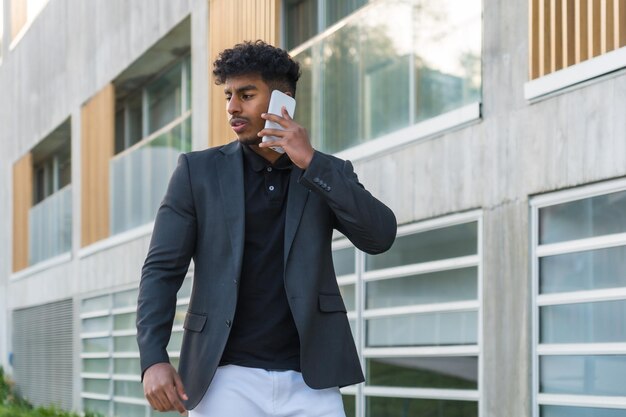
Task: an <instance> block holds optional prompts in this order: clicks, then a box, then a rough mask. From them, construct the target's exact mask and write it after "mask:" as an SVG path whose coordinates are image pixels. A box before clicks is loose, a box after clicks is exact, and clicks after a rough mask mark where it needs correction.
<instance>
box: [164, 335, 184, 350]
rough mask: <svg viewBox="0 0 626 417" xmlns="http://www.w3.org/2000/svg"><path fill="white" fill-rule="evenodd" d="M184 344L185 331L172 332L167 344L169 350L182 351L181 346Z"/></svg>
mask: <svg viewBox="0 0 626 417" xmlns="http://www.w3.org/2000/svg"><path fill="white" fill-rule="evenodd" d="M182 344H183V332H172V336H171V337H170V342H169V343H168V345H167V351H168V352H180V347H181V346H182Z"/></svg>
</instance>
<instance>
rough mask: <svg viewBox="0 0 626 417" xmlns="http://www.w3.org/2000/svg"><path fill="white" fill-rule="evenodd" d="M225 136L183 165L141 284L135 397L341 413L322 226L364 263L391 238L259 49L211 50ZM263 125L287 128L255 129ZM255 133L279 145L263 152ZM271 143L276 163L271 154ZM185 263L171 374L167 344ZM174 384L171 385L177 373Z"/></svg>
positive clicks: (332, 292) (352, 352)
mask: <svg viewBox="0 0 626 417" xmlns="http://www.w3.org/2000/svg"><path fill="white" fill-rule="evenodd" d="M213 74H214V75H215V77H216V80H217V81H216V82H217V83H218V84H222V85H224V93H225V97H226V110H227V112H228V117H229V121H230V125H231V126H232V129H233V131H234V132H235V134H236V135H237V140H236V141H234V142H231V143H230V144H228V145H224V146H220V147H217V148H211V149H207V150H204V151H199V152H190V153H188V154H184V155H181V157H180V159H179V163H178V167H177V168H176V170H175V172H174V174H173V175H172V178H171V181H170V185H169V187H168V190H167V192H166V194H165V197H164V199H163V202H162V204H161V207H160V208H159V211H158V214H157V217H156V221H155V225H154V232H153V236H152V241H151V243H150V249H149V251H148V256H147V258H146V261H145V264H144V267H143V270H142V277H141V285H140V291H139V301H138V308H137V341H138V344H139V350H140V352H141V367H142V375H143V384H144V391H145V394H146V397H147V398H148V401H149V402H150V404H151V405H152V407H153V408H155V409H156V410H159V411H167V410H177V411H179V412H180V413H181V414H182V413H185V410H186V409H188V410H193V411H192V412H191V415H192V416H196V417H229V416H245V417H256V416H284V417H289V416H293V417H296V416H298V417H299V416H315V417H319V416H327V417H339V416H344V411H343V405H342V401H341V396H340V393H339V387H341V386H345V385H351V384H356V383H359V382H362V381H363V373H362V371H361V367H360V364H359V359H358V357H357V353H356V348H355V345H354V342H353V339H352V334H351V332H350V327H349V324H348V320H347V317H346V308H345V306H344V303H343V300H342V298H341V295H340V293H339V288H338V286H337V281H336V278H335V274H334V270H333V262H332V256H331V240H332V234H333V229H337V230H339V231H341V232H342V233H343V234H344V235H346V236H347V237H348V238H349V239H350V240H351V241H352V242H353V243H354V244H355V245H356V247H358V248H359V249H361V250H363V251H365V252H367V253H372V254H374V253H380V252H383V251H385V250H387V249H388V248H389V247H390V246H391V244H392V243H393V241H394V239H395V235H396V220H395V217H394V215H393V213H392V211H391V210H390V209H389V208H387V207H386V206H385V205H384V204H382V203H381V202H380V201H378V200H377V199H375V198H374V197H373V196H372V195H371V194H370V193H369V192H368V191H366V190H365V189H364V187H363V186H362V185H361V184H360V183H359V182H358V179H357V176H356V174H355V173H354V171H353V169H352V165H351V164H350V162H347V161H343V160H340V159H338V158H335V157H332V156H330V155H326V154H323V153H321V152H318V151H316V150H314V149H313V147H312V146H311V143H310V141H309V137H308V134H307V132H306V130H305V129H304V128H303V127H302V126H300V125H299V124H298V123H296V122H295V121H294V120H293V119H292V118H291V117H290V115H289V114H288V113H287V112H286V111H285V109H284V108H283V111H282V116H277V115H270V114H265V113H264V112H266V111H267V109H268V105H269V100H270V94H271V92H272V90H274V89H278V90H280V91H282V92H284V93H286V94H289V95H291V96H295V93H296V83H297V80H298V78H299V66H298V64H297V63H296V62H294V61H293V60H292V59H291V58H290V57H289V55H288V54H287V53H286V52H285V51H283V50H281V49H278V48H275V47H273V46H270V45H267V44H265V43H263V42H261V41H256V42H246V43H243V44H238V45H236V46H235V47H234V48H232V49H227V50H225V51H223V52H222V53H221V54H220V55H219V57H218V59H217V60H216V61H215V62H214V70H213ZM266 120H272V121H274V122H277V123H279V124H280V125H281V126H282V127H283V128H284V129H285V130H268V129H264V124H265V121H266ZM264 135H271V136H276V137H278V138H279V140H278V141H276V142H273V143H271V144H266V143H261V137H262V136H264ZM277 145H278V146H281V147H282V148H283V149H284V150H285V153H284V154H282V155H281V154H279V153H277V152H275V151H274V150H272V149H270V148H269V146H277ZM192 258H193V260H194V265H195V268H194V279H193V290H192V294H191V299H190V303H189V310H188V312H187V316H186V318H185V324H184V328H185V334H184V339H183V344H182V349H181V354H180V366H179V370H178V373H177V372H176V370H175V369H174V368H173V367H172V365H170V363H169V357H168V355H167V352H166V346H167V344H168V341H169V337H170V333H171V328H172V322H173V318H174V313H175V309H176V292H177V291H178V289H179V288H180V286H181V284H182V282H183V279H184V277H185V274H186V272H187V269H188V266H189V262H190V260H191V259H192ZM179 375H180V376H179Z"/></svg>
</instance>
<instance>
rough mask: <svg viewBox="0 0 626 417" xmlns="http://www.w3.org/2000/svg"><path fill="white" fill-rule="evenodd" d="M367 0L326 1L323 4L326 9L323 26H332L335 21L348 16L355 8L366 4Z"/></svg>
mask: <svg viewBox="0 0 626 417" xmlns="http://www.w3.org/2000/svg"><path fill="white" fill-rule="evenodd" d="M367 2H368V0H342V1H327V2H326V4H325V5H324V7H325V9H326V20H325V22H324V23H325V25H324V26H325V27H329V26H332V25H333V24H334V23H336V22H337V21H339V20H341V19H343V18H344V17H346V16H348V15H349V14H350V13H352V12H354V11H355V10H356V9H358V8H360V7H362V6H364V5H366V4H367Z"/></svg>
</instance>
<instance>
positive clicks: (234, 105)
mask: <svg viewBox="0 0 626 417" xmlns="http://www.w3.org/2000/svg"><path fill="white" fill-rule="evenodd" d="M240 104H241V103H239V100H238V99H237V97H231V98H230V100H228V101H227V102H226V111H228V114H237V113H240V112H241V106H240Z"/></svg>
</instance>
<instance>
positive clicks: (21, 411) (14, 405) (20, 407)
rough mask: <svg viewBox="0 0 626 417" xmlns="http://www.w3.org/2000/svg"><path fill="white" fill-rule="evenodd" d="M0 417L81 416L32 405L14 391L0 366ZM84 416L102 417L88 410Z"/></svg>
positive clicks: (54, 408) (53, 407)
mask: <svg viewBox="0 0 626 417" xmlns="http://www.w3.org/2000/svg"><path fill="white" fill-rule="evenodd" d="M0 417H81V416H80V414H77V413H73V412H68V411H63V410H61V409H59V408H58V407H56V406H54V405H51V406H48V407H33V405H32V404H31V403H30V402H28V400H26V399H24V398H22V397H20V396H19V395H18V394H17V393H16V392H15V384H14V383H13V381H11V379H10V378H9V377H8V376H7V375H5V373H4V369H3V368H2V367H1V366H0ZM84 417H102V416H101V414H96V413H93V412H90V411H87V412H85V415H84Z"/></svg>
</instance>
